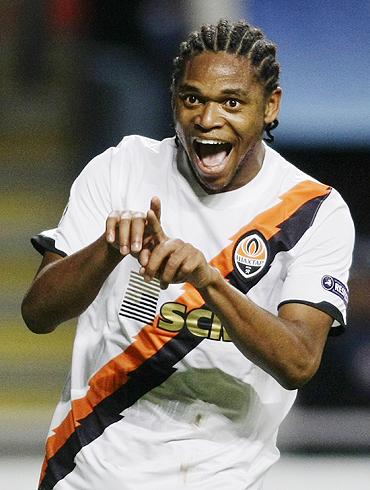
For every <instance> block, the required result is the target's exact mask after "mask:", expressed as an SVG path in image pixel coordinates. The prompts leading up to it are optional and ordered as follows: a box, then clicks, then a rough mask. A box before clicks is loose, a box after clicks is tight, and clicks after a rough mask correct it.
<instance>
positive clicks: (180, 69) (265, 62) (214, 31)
mask: <svg viewBox="0 0 370 490" xmlns="http://www.w3.org/2000/svg"><path fill="white" fill-rule="evenodd" d="M205 51H212V52H215V53H217V52H219V51H224V52H226V53H231V54H236V55H239V56H245V57H246V58H247V59H248V61H249V62H250V64H251V66H252V68H253V70H254V73H255V75H256V76H257V78H258V79H259V80H260V82H261V83H262V84H263V87H264V91H265V95H266V96H268V95H270V94H271V93H272V92H273V91H274V90H275V89H276V88H277V87H278V82H279V73H280V65H279V63H278V62H277V61H276V45H275V44H273V43H272V42H271V41H269V40H268V39H266V37H265V35H264V33H263V32H262V31H261V30H260V29H258V28H256V27H253V26H251V25H249V24H247V23H246V22H244V21H239V22H235V23H231V22H229V21H228V20H224V19H221V20H220V21H219V22H218V24H217V25H210V24H203V25H202V26H201V27H200V30H199V31H195V32H192V33H190V34H189V36H188V38H187V39H186V41H184V42H182V43H181V44H180V51H179V54H178V56H177V57H176V58H175V59H174V60H173V66H174V70H173V73H172V83H171V93H172V101H173V102H174V98H175V96H176V93H177V88H178V84H179V82H180V80H181V78H182V76H183V75H184V72H185V67H186V63H187V62H188V61H189V60H190V59H191V58H193V57H194V56H196V55H197V54H200V53H203V52H205ZM278 124H279V123H278V120H277V119H275V120H274V121H273V122H271V123H269V124H267V125H266V127H265V131H266V134H267V138H266V141H268V142H273V141H274V137H273V136H272V134H271V131H272V130H273V129H275V128H276V127H277V125H278Z"/></svg>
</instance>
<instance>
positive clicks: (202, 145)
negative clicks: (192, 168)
mask: <svg viewBox="0 0 370 490" xmlns="http://www.w3.org/2000/svg"><path fill="white" fill-rule="evenodd" d="M193 147H194V150H195V153H196V154H197V156H198V158H199V160H200V161H201V163H202V165H203V166H204V167H207V168H214V167H218V166H219V165H222V164H223V163H224V162H225V159H226V158H227V157H228V156H229V154H230V152H231V150H232V147H233V146H232V144H231V143H228V142H227V141H218V140H205V139H200V138H195V139H194V140H193Z"/></svg>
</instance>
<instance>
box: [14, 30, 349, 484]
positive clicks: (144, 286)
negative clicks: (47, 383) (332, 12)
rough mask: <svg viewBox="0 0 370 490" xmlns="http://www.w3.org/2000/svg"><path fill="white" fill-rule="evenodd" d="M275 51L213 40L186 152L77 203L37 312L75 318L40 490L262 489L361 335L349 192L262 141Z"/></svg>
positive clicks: (191, 51) (82, 187)
mask: <svg viewBox="0 0 370 490" xmlns="http://www.w3.org/2000/svg"><path fill="white" fill-rule="evenodd" d="M280 101H281V88H280V87H279V65H278V63H277V61H276V47H275V45H274V44H273V43H271V42H270V41H268V40H267V39H266V37H265V36H264V34H263V33H262V32H261V31H260V30H259V29H257V28H254V27H252V26H250V25H248V24H247V23H245V22H237V23H234V24H231V23H229V22H228V21H225V20H222V21H220V22H219V23H218V25H203V26H202V27H201V29H200V31H199V32H194V33H192V34H190V36H189V37H188V39H187V40H186V41H185V42H184V43H182V44H181V46H180V52H179V55H178V57H177V58H176V59H175V60H174V73H173V80H172V105H173V114H174V121H175V127H176V136H175V137H172V138H167V139H165V140H163V141H154V140H151V139H147V138H144V137H142V136H127V137H125V138H123V140H122V141H121V143H120V144H119V145H118V146H117V147H115V148H110V149H108V150H107V151H105V152H104V153H103V154H102V155H99V156H97V157H96V158H94V159H93V160H92V161H91V162H90V163H89V164H88V165H87V166H86V168H85V169H84V170H83V171H82V173H81V174H80V176H79V177H78V178H77V180H76V181H75V183H74V184H73V186H72V189H71V194H70V199H69V203H68V206H67V208H66V210H65V212H64V214H63V217H62V219H61V221H60V223H59V225H58V227H57V228H56V229H55V230H48V231H46V232H43V233H41V234H40V235H38V236H37V237H34V238H33V239H32V242H33V245H34V246H35V248H36V249H37V250H38V251H40V252H41V253H42V254H43V259H42V263H41V267H40V270H39V271H38V273H37V275H36V278H35V279H34V281H33V283H32V285H31V288H30V290H29V291H28V293H27V294H26V296H25V298H24V301H23V304H22V312H23V316H24V319H25V322H26V323H27V325H28V326H29V328H30V329H31V330H32V331H34V332H36V333H47V332H51V331H53V330H54V329H55V328H56V327H57V325H59V324H60V323H61V322H63V321H65V320H68V319H70V318H72V317H76V316H78V326H77V333H76V338H75V343H74V348H73V357H72V367H71V374H70V378H69V380H68V383H67V384H66V386H65V388H64V391H63V394H62V397H61V400H60V403H59V404H58V407H57V409H56V411H55V415H54V417H53V420H52V424H51V428H50V432H49V435H48V439H47V443H46V457H45V461H44V465H43V469H42V474H41V479H40V487H39V488H40V490H49V489H52V488H55V489H58V490H72V489H73V490H86V489H89V490H101V489H103V488H106V489H109V490H118V489H119V490H140V489H153V490H156V489H161V490H165V489H166V490H169V489H171V490H172V489H174V488H176V489H181V488H184V489H202V490H208V489H209V490H211V489H212V490H215V489H220V490H239V489H240V490H241V489H261V488H262V485H263V479H264V476H265V475H266V472H267V470H268V468H269V467H270V466H271V465H272V464H273V463H274V462H275V461H276V460H277V459H278V455H279V453H278V450H277V449H276V436H277V431H278V427H279V425H280V423H281V421H282V420H283V419H284V417H285V416H286V414H287V413H288V411H289V409H290V407H291V406H292V404H293V401H294V399H295V396H296V389H297V388H299V387H300V386H302V385H303V384H304V383H306V382H307V381H308V380H309V379H310V378H311V377H312V376H313V375H314V373H315V372H316V370H317V368H318V366H319V364H320V359H321V356H322V352H323V349H324V345H325V342H326V339H327V336H328V334H329V333H330V334H337V333H340V332H341V331H342V330H343V328H344V325H345V321H346V319H345V318H346V317H345V313H346V305H347V301H348V294H347V287H346V282H347V279H348V270H349V267H350V263H351V256H352V248H353V240H354V230H353V224H352V220H351V216H350V213H349V211H348V208H347V206H346V204H345V203H344V201H343V200H342V198H341V197H340V195H339V194H338V192H337V191H335V190H334V189H332V188H331V187H329V186H328V185H324V184H322V183H320V182H318V181H316V180H315V179H313V178H312V177H310V176H308V175H306V174H305V173H303V172H302V171H300V170H299V169H297V168H296V167H294V166H293V165H291V164H290V163H289V162H287V161H286V160H285V159H284V158H283V157H282V156H280V155H279V154H278V153H277V152H276V151H274V150H273V149H271V148H270V147H269V146H268V145H267V144H266V143H265V142H264V141H263V136H264V133H266V134H267V136H268V139H270V140H271V139H272V138H271V130H272V129H273V128H274V127H275V126H276V124H277V117H278V112H279V108H280Z"/></svg>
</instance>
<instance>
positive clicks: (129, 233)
mask: <svg viewBox="0 0 370 490" xmlns="http://www.w3.org/2000/svg"><path fill="white" fill-rule="evenodd" d="M149 212H151V213H153V214H154V216H155V218H156V223H158V224H159V228H160V231H161V233H163V231H162V228H161V226H160V217H161V202H160V200H159V198H158V197H153V198H152V199H151V202H150V211H149ZM105 239H106V241H107V243H109V244H110V245H111V246H113V247H114V248H116V249H117V250H119V251H120V253H121V255H123V256H126V255H128V254H131V255H133V256H134V257H136V258H138V259H139V262H140V264H141V265H146V264H147V262H148V260H149V256H150V253H151V250H152V249H153V248H154V247H155V245H157V244H158V243H159V241H160V240H161V239H163V237H162V235H158V234H157V233H156V232H155V231H154V230H153V228H152V226H151V224H150V223H149V222H148V221H147V216H146V214H145V213H142V212H139V211H130V210H124V211H113V212H112V213H110V215H109V216H108V218H107V221H106V230H105Z"/></svg>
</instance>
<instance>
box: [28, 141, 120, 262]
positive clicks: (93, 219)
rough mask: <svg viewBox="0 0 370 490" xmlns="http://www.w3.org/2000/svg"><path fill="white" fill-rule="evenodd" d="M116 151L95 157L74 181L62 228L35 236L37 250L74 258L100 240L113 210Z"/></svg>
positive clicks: (112, 149)
mask: <svg viewBox="0 0 370 490" xmlns="http://www.w3.org/2000/svg"><path fill="white" fill-rule="evenodd" d="M114 150H115V149H114V148H110V149H108V150H106V151H105V152H104V153H102V154H101V155H98V156H97V157H95V158H94V159H93V160H91V162H90V163H89V164H88V165H87V166H86V167H85V168H84V169H83V171H82V172H81V173H80V175H79V176H78V177H77V179H76V180H75V181H74V183H73V185H72V187H71V191H70V195H69V200H68V204H67V206H66V208H65V210H64V213H63V215H62V217H61V220H60V222H59V224H58V227H57V228H55V229H52V230H46V231H43V232H42V233H40V234H39V235H36V236H34V237H32V239H31V243H32V245H33V246H34V247H35V249H36V250H37V251H38V252H40V253H41V254H44V252H45V251H52V252H55V253H58V254H59V255H61V256H66V255H71V254H73V253H74V252H76V251H78V250H80V249H82V248H84V247H86V246H87V245H89V244H90V243H92V242H93V241H95V240H97V239H98V238H99V237H100V236H101V235H102V234H103V232H104V230H105V222H106V219H107V217H108V215H109V213H110V212H111V211H112V203H111V180H112V179H111V160H112V154H113V153H114Z"/></svg>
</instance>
